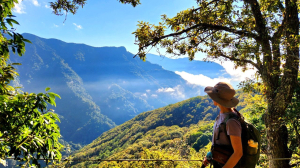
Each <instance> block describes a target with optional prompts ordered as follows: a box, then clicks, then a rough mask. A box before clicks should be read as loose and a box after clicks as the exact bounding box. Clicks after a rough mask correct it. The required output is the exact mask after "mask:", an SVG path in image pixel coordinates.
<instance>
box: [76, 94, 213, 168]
mask: <svg viewBox="0 0 300 168" xmlns="http://www.w3.org/2000/svg"><path fill="white" fill-rule="evenodd" d="M212 105H213V104H212V101H211V100H210V99H209V98H207V97H195V98H191V99H188V100H185V101H182V102H179V103H176V104H172V105H168V106H166V107H163V108H159V109H156V110H153V111H149V112H144V113H141V114H139V115H138V116H136V117H135V118H133V119H131V120H130V121H128V122H126V123H124V124H122V125H120V126H117V127H115V128H113V129H111V130H109V131H107V132H105V133H103V134H102V135H101V136H100V137H99V138H97V139H96V140H94V141H93V142H92V143H91V144H89V145H87V146H85V147H84V148H82V149H81V150H80V151H79V152H77V153H76V154H74V156H73V159H75V160H76V159H83V158H90V159H107V158H141V157H142V155H141V154H140V152H142V151H143V150H144V149H156V148H158V147H159V148H161V149H168V148H169V147H170V145H171V147H172V143H173V141H174V140H175V139H179V140H180V141H181V140H183V139H184V140H183V141H182V144H183V143H185V142H188V143H187V144H186V146H189V147H187V148H188V149H189V150H190V148H191V147H190V146H191V145H192V144H193V143H194V141H197V140H198V137H195V136H194V137H193V134H197V132H205V131H204V130H205V129H212V125H211V124H212V121H210V120H212V119H213V118H214V117H216V115H217V108H216V107H211V108H207V107H209V106H212ZM201 120H205V121H203V122H202V124H203V125H204V127H203V128H202V129H200V130H199V128H198V127H197V126H195V124H197V123H198V122H199V121H201ZM204 123H206V124H208V123H210V126H207V125H206V124H204ZM198 130H199V131H198ZM210 132H211V131H210ZM205 143H208V141H203V144H201V142H200V140H198V145H199V146H205V145H207V144H205ZM180 146H181V147H183V146H182V145H178V146H177V147H180ZM195 147H198V146H197V145H195ZM193 150H194V149H193ZM166 152H167V151H166ZM166 156H167V155H166ZM184 156H185V157H187V155H184ZM74 164H75V163H74ZM89 164H93V163H88V162H86V163H84V162H83V163H79V164H78V165H75V166H78V167H80V166H83V165H85V166H86V165H89Z"/></svg>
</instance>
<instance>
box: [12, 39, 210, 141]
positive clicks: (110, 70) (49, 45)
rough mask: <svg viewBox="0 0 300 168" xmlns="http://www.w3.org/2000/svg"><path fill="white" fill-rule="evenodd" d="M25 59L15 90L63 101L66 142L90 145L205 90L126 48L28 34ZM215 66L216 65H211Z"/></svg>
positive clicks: (15, 58)
mask: <svg viewBox="0 0 300 168" xmlns="http://www.w3.org/2000/svg"><path fill="white" fill-rule="evenodd" d="M23 36H24V38H27V39H29V40H31V42H32V43H33V44H27V45H26V53H25V55H24V56H22V57H18V56H17V55H14V54H12V56H11V61H12V62H19V63H22V65H21V66H18V67H16V68H17V69H18V72H19V74H20V76H19V77H18V78H17V80H16V81H15V82H14V85H15V86H23V89H22V90H23V91H26V92H36V93H38V92H44V90H45V88H46V87H50V88H51V90H50V91H51V92H55V93H57V94H59V95H60V96H61V98H62V99H58V100H57V107H55V108H54V109H55V110H56V112H57V113H58V114H59V115H60V116H61V123H60V124H59V125H60V128H61V133H62V135H63V138H64V139H65V140H66V141H73V142H74V143H82V144H87V143H90V142H91V141H92V140H94V139H95V138H97V137H98V136H99V135H100V134H102V133H103V132H105V131H107V130H109V129H111V128H113V127H115V126H116V125H119V124H122V123H124V122H125V121H127V120H129V119H131V118H133V117H134V116H136V115H138V114H139V113H141V112H144V111H149V110H153V109H156V108H159V107H163V106H165V105H168V104H172V103H176V102H179V101H182V100H185V99H187V98H190V97H194V96H197V95H199V93H200V92H201V91H202V90H203V88H201V87H199V86H196V85H191V84H188V83H187V82H186V81H185V80H183V79H182V78H181V77H180V76H179V75H177V74H175V73H174V72H172V71H168V70H165V69H163V68H162V67H161V66H159V65H157V64H152V63H150V62H143V61H141V60H139V59H138V58H133V56H134V55H133V54H131V53H129V52H127V51H126V49H125V48H124V47H91V46H87V45H84V44H73V43H65V42H62V41H60V40H56V39H44V38H40V37H37V36H35V35H31V34H23ZM212 65H213V64H212Z"/></svg>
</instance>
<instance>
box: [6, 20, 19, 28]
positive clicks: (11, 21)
mask: <svg viewBox="0 0 300 168" xmlns="http://www.w3.org/2000/svg"><path fill="white" fill-rule="evenodd" d="M6 21H7V23H8V24H9V25H11V27H13V26H12V23H14V24H17V25H19V22H17V21H16V20H14V19H6Z"/></svg>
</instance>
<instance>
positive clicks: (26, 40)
mask: <svg viewBox="0 0 300 168" xmlns="http://www.w3.org/2000/svg"><path fill="white" fill-rule="evenodd" d="M23 41H25V42H27V43H31V44H32V42H31V41H30V40H28V39H23Z"/></svg>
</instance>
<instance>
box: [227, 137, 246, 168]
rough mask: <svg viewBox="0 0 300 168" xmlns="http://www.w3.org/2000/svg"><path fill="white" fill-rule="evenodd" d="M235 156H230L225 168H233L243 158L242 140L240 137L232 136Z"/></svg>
mask: <svg viewBox="0 0 300 168" xmlns="http://www.w3.org/2000/svg"><path fill="white" fill-rule="evenodd" d="M230 141H231V145H232V148H233V154H232V155H231V156H230V158H229V159H228V161H227V162H226V164H225V165H224V166H223V168H233V167H234V166H235V165H236V164H237V163H238V161H239V160H240V159H241V157H242V156H243V145H242V139H241V137H239V136H233V135H230Z"/></svg>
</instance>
